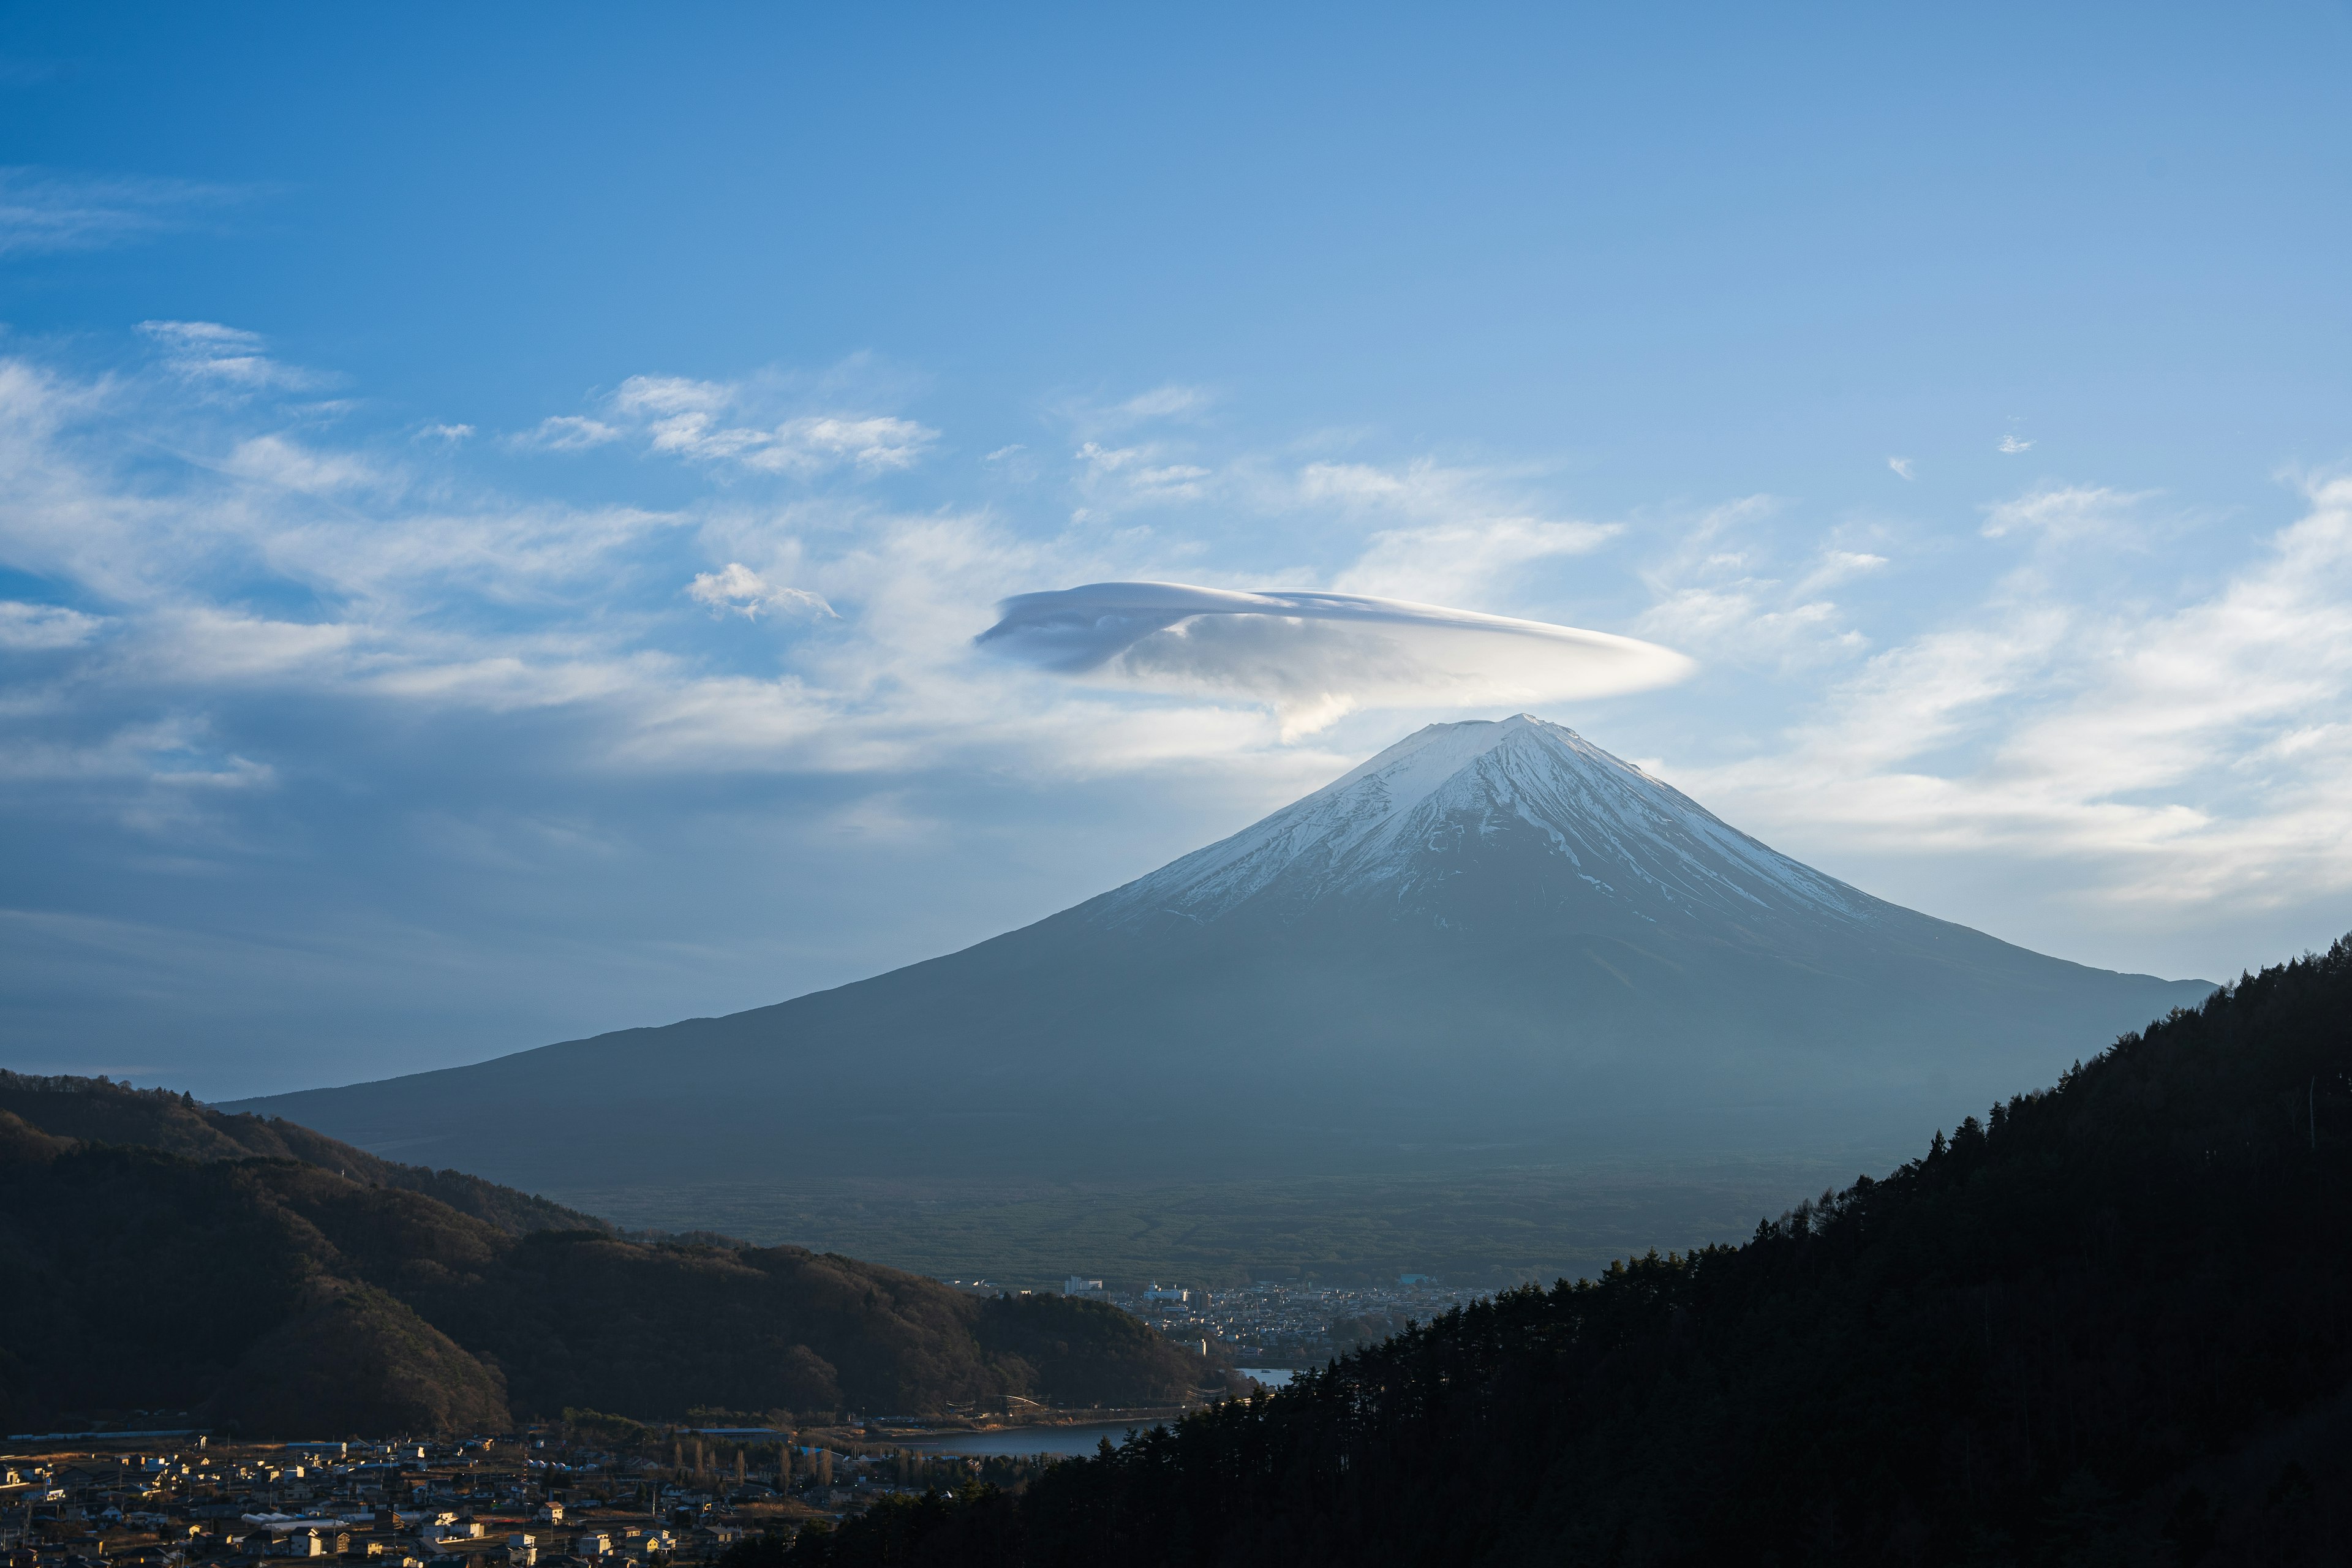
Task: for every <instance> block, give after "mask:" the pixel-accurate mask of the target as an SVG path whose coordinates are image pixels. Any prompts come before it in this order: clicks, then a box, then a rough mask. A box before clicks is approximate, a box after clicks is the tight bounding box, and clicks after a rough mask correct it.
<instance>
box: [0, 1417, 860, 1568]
mask: <svg viewBox="0 0 2352 1568" xmlns="http://www.w3.org/2000/svg"><path fill="white" fill-rule="evenodd" d="M8 1443H9V1447H11V1448H12V1449H14V1450H16V1451H15V1452H14V1453H13V1454H12V1455H10V1456H8V1457H5V1458H0V1563H5V1564H6V1565H7V1568H187V1565H192V1564H199V1563H203V1564H220V1565H222V1568H234V1565H236V1564H247V1563H249V1564H250V1568H274V1565H266V1564H264V1563H260V1562H259V1561H258V1560H260V1559H267V1558H277V1557H298V1558H327V1557H332V1558H339V1559H349V1560H359V1562H358V1563H354V1565H353V1568H359V1563H364V1564H365V1568H669V1565H672V1564H687V1563H702V1562H709V1561H710V1560H712V1559H715V1558H717V1557H718V1556H719V1555H720V1554H721V1553H722V1552H725V1550H726V1549H727V1547H729V1546H730V1544H732V1543H733V1542H735V1541H737V1540H738V1539H740V1537H741V1536H742V1535H743V1534H744V1533H745V1532H746V1531H760V1530H787V1531H788V1530H789V1529H791V1528H792V1527H793V1526H794V1525H795V1524H796V1523H797V1522H798V1521H801V1520H804V1519H808V1518H814V1517H820V1516H822V1515H823V1514H825V1513H828V1512H836V1513H837V1512H838V1511H840V1510H844V1509H846V1508H850V1507H855V1506H856V1505H857V1504H858V1503H859V1502H860V1501H862V1500H864V1494H866V1492H868V1491H870V1490H873V1489H877V1485H880V1486H887V1483H888V1481H889V1479H890V1478H889V1477H887V1475H883V1474H879V1473H877V1472H874V1471H873V1470H872V1468H871V1467H870V1465H868V1466H866V1468H861V1461H859V1460H858V1459H856V1458H854V1457H852V1456H849V1455H846V1454H844V1455H835V1453H834V1452H832V1451H831V1450H830V1449H824V1448H810V1447H796V1446H791V1445H787V1444H778V1445H777V1446H776V1447H774V1448H773V1450H772V1464H771V1466H770V1468H768V1469H767V1470H766V1471H765V1473H763V1474H751V1473H747V1470H746V1467H745V1463H744V1458H745V1449H744V1448H743V1447H741V1446H736V1447H733V1448H732V1457H733V1463H732V1464H731V1466H730V1465H721V1464H718V1463H706V1456H705V1454H704V1452H703V1445H702V1443H701V1442H700V1441H699V1440H695V1441H693V1442H692V1443H691V1445H690V1447H691V1451H692V1454H693V1462H692V1464H691V1465H690V1466H689V1465H688V1462H687V1461H688V1449H689V1445H688V1443H687V1442H684V1441H681V1442H679V1443H677V1444H675V1445H673V1451H672V1453H671V1455H670V1456H669V1458H671V1459H672V1460H673V1462H672V1463H671V1464H668V1465H662V1464H659V1463H657V1462H655V1461H654V1460H650V1459H624V1458H620V1457H618V1456H616V1455H613V1454H609V1453H597V1452H593V1451H589V1450H583V1449H579V1448H573V1447H567V1446H565V1445H564V1444H563V1443H562V1442H561V1441H560V1440H556V1439H551V1438H549V1437H544V1436H529V1435H525V1436H519V1437H517V1436H509V1437H478V1438H473V1439H469V1440H467V1441H465V1442H462V1443H439V1444H435V1443H397V1444H362V1443H345V1442H328V1443H297V1444H270V1445H254V1444H242V1445H240V1444H233V1443H224V1442H222V1441H220V1440H219V1439H217V1438H213V1437H210V1436H205V1435H202V1434H196V1433H164V1432H138V1433H115V1434H110V1435H108V1436H91V1435H74V1436H65V1435H58V1434H48V1435H26V1436H19V1437H16V1438H11V1439H9V1440H8ZM713 1447H717V1446H716V1445H714V1446H713ZM837 1466H838V1468H839V1473H838V1474H836V1467H837ZM730 1472H731V1473H730Z"/></svg>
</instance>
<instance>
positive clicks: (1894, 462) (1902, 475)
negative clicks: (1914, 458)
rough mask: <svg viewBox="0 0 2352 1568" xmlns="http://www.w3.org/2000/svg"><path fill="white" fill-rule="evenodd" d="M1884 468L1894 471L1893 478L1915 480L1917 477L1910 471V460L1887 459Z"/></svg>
mask: <svg viewBox="0 0 2352 1568" xmlns="http://www.w3.org/2000/svg"><path fill="white" fill-rule="evenodd" d="M1886 466H1887V467H1888V468H1892V469H1894V470H1895V478H1896V479H1917V478H1918V477H1919V476H1918V475H1917V474H1916V472H1914V471H1913V470H1912V466H1911V459H1910V458H1887V459H1886Z"/></svg>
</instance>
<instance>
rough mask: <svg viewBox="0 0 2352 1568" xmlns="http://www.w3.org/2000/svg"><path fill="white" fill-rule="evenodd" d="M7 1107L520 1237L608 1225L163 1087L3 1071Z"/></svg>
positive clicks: (88, 1133) (37, 1119)
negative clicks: (329, 1182)
mask: <svg viewBox="0 0 2352 1568" xmlns="http://www.w3.org/2000/svg"><path fill="white" fill-rule="evenodd" d="M0 1110H6V1111H11V1112H14V1113H15V1114H16V1115H17V1116H20V1117H22V1118H24V1119H25V1121H27V1122H30V1123H31V1124H32V1125H33V1126H35V1127H37V1128H39V1129H40V1130H41V1131H44V1132H49V1133H54V1134H56V1135H58V1137H62V1138H83V1139H92V1140H96V1141H98V1142H105V1143H136V1144H140V1145H142V1146H143V1147H145V1148H150V1149H161V1150H163V1152H166V1153H170V1154H184V1155H186V1156H187V1157H188V1158H189V1159H191V1160H247V1159H252V1158H254V1157H256V1156H259V1157H261V1158H264V1159H274V1160H299V1161H301V1162H302V1163H304V1164H306V1165H316V1166H318V1167H320V1169H321V1170H327V1171H332V1172H334V1173H336V1174H338V1175H342V1176H349V1177H351V1178H352V1180H353V1181H356V1182H362V1183H365V1184H368V1185H370V1186H378V1187H402V1188H405V1189H406V1190H407V1191H409V1192H412V1193H423V1194H425V1196H427V1197H432V1198H438V1199H440V1200H441V1201H442V1202H443V1203H445V1204H447V1205H449V1206H450V1207H451V1208H453V1209H456V1210H457V1212H458V1213H460V1214H468V1215H473V1216H474V1217H475V1218H476V1219H484V1220H488V1221H489V1222H490V1223H491V1224H492V1225H494V1226H498V1227H499V1229H500V1230H507V1231H512V1232H514V1233H515V1234H516V1235H518V1236H520V1235H521V1234H523V1233H524V1232H526V1231H533V1230H603V1229H607V1228H609V1226H606V1224H605V1222H604V1221H603V1220H601V1219H598V1218H597V1217H595V1216H594V1215H585V1214H582V1213H581V1212H580V1211H579V1210H578V1209H570V1208H565V1207H564V1206H563V1205H562V1204H555V1203H550V1202H548V1201H547V1200H546V1199H545V1198H541V1197H534V1196H532V1195H531V1194H529V1193H523V1192H518V1191H516V1190H515V1189H514V1188H512V1187H502V1186H499V1184H497V1183H495V1182H486V1181H484V1180H483V1179H482V1178H481V1177H479V1176H469V1175H467V1174H466V1173H464V1172H463V1171H436V1170H432V1169H429V1168H427V1167H426V1166H424V1165H403V1164H398V1163H394V1162H393V1161H390V1160H384V1159H379V1158H377V1157H376V1156H375V1155H373V1154H371V1153H369V1152H367V1151H366V1150H364V1149H354V1148H352V1146H351V1145H350V1144H349V1143H344V1142H339V1141H337V1140H335V1139H332V1138H330V1137H328V1136H327V1135H326V1134H325V1133H323V1132H314V1131H311V1130H310V1128H308V1127H301V1126H297V1125H296V1124H295V1123H293V1122H291V1121H284V1120H282V1119H280V1118H278V1117H275V1116H257V1115H254V1114H253V1113H252V1112H251V1111H246V1112H243V1113H241V1114H237V1115H231V1114H229V1113H228V1112H226V1111H221V1110H214V1109H212V1107H210V1106H208V1105H199V1104H197V1103H196V1101H195V1100H193V1099H191V1098H190V1097H189V1096H187V1095H184V1094H174V1093H173V1092H172V1091H171V1090H169V1089H133V1088H131V1086H130V1085H129V1084H127V1083H110V1082H109V1081H108V1080H106V1079H102V1078H68V1077H56V1078H43V1077H35V1076H31V1075H28V1074H25V1073H14V1072H9V1071H7V1070H6V1069H5V1068H0Z"/></svg>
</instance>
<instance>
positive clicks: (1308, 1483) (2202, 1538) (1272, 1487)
mask: <svg viewBox="0 0 2352 1568" xmlns="http://www.w3.org/2000/svg"><path fill="white" fill-rule="evenodd" d="M2348 1375H2352V939H2347V941H2346V942H2339V943H2338V944H2336V947H2335V948H2334V949H2333V950H2332V951H2331V952H2328V953H2327V954H2326V955H2325V956H2324V957H2313V958H2306V959H2305V960H2303V961H2301V962H2298V963H2291V964H2288V965H2285V966H2284V967H2281V968H2276V969H2272V970H2268V971H2265V972H2264V973H2262V974H2260V975H2257V976H2252V977H2249V978H2247V979H2244V980H2242V981H2241V982H2240V983H2239V984H2236V985H2234V986H2231V987H2229V988H2227V989H2226V990H2224V991H2222V992H2221V993H2217V994H2215V995H2213V996H2212V997H2211V998H2210V999H2209V1000H2208V1001H2207V1002H2206V1003H2205V1004H2204V1005H2202V1006H2200V1007H2199V1008H2198V1009H2196V1010H2194V1011H2184V1012H2180V1013H2176V1014H2175V1015H2174V1016H2172V1017H2170V1018H2169V1019H2168V1020H2166V1021H2164V1022H2162V1023H2160V1024H2158V1025H2155V1026H2151V1027H2150V1028H2148V1029H2147V1031H2145V1032H2144V1033H2140V1034H2135V1035H2131V1036H2126V1037H2124V1038H2123V1039H2121V1040H2120V1041H2118V1042H2117V1043H2116V1045H2115V1046H2114V1047H2112V1048H2111V1049H2109V1050H2107V1051H2105V1052H2103V1053H2100V1054H2099V1055H2098V1056H2097V1057H2096V1058H2095V1059H2094V1060H2092V1061H2090V1062H2089V1063H2088V1064H2086V1065H2082V1066H2078V1067H2077V1068H2075V1069H2074V1070H2073V1071H2071V1072H2069V1073H2068V1074H2067V1075H2066V1076H2065V1077H2064V1079H2063V1081H2062V1082H2061V1083H2060V1084H2059V1085H2058V1086H2057V1087H2056V1088H2055V1089H2051V1090H2049V1091H2047V1092H2042V1093H2036V1094H2029V1095H2023V1096H2021V1097H2019V1098H2016V1099H2013V1100H2010V1101H2009V1102H2007V1103H2006V1104H2004V1105H2000V1106H1998V1107H1996V1108H1995V1109H1994V1110H1992V1112H1991V1114H1990V1117H1989V1118H1988V1119H1987V1120H1986V1121H1982V1122H1979V1121H1976V1120H1975V1119H1973V1118H1971V1119H1969V1120H1968V1121H1964V1122H1963V1123H1962V1124H1961V1126H1960V1127H1959V1129H1958V1131H1957V1132H1956V1133H1955V1134H1954V1135H1953V1136H1951V1137H1950V1138H1948V1139H1947V1138H1946V1137H1945V1136H1944V1135H1942V1134H1941V1133H1938V1134H1937V1137H1936V1139H1935V1141H1934V1142H1933V1144H1932V1145H1931V1146H1930V1148H1929V1150H1928V1152H1927V1153H1926V1154H1925V1155H1924V1156H1922V1157H1921V1158H1919V1159H1917V1160H1915V1161H1913V1162H1911V1163H1907V1164H1906V1165H1904V1166H1903V1167H1902V1168H1900V1169H1899V1170H1896V1171H1895V1172H1894V1173H1891V1174H1890V1175H1888V1176H1887V1177H1886V1178H1885V1179H1884V1180H1880V1181H1872V1180H1869V1179H1867V1178H1864V1179H1862V1180H1859V1181H1857V1182H1856V1183H1855V1184H1853V1186H1852V1187H1850V1188H1848V1189H1846V1190H1845V1191H1843V1192H1836V1193H1829V1194H1823V1196H1822V1199H1821V1200H1820V1201H1819V1202H1817V1203H1811V1204H1807V1205H1801V1206H1800V1207H1799V1208H1797V1209H1796V1210H1794V1211H1792V1212H1790V1213H1789V1214H1787V1215H1783V1216H1782V1217H1781V1218H1780V1220H1778V1221H1777V1222H1769V1223H1766V1224H1764V1225H1761V1226H1759V1229H1758V1231H1757V1234H1756V1236H1755V1237H1754V1238H1753V1239H1752V1240H1750V1241H1748V1243H1746V1244H1745V1245H1743V1246H1739V1247H1711V1248H1706V1249H1704V1250H1701V1251H1699V1252H1697V1253H1696V1254H1694V1255H1691V1256H1688V1257H1667V1258H1658V1257H1656V1256H1654V1255H1653V1256H1650V1257H1647V1258H1640V1259H1636V1260H1633V1261H1630V1262H1626V1263H1622V1264H1619V1265H1616V1266H1613V1267H1612V1268H1611V1269H1610V1270H1609V1271H1608V1272H1607V1273H1606V1274H1605V1275H1604V1276H1603V1277H1601V1278H1600V1279H1593V1280H1587V1281H1580V1282H1577V1283H1573V1284H1570V1283H1562V1284H1561V1285H1559V1286H1558V1287H1557V1288H1555V1289H1550V1290H1542V1289H1532V1288H1531V1289H1524V1290H1520V1291H1517V1292H1514V1293H1511V1294H1508V1295H1506V1296H1504V1297H1502V1298H1500V1299H1498V1300H1496V1301H1494V1302H1492V1303H1491V1304H1486V1305H1481V1306H1478V1307H1475V1308H1473V1309H1470V1310H1464V1311H1459V1312H1455V1313H1453V1314H1451V1315H1449V1316H1447V1317H1444V1318H1443V1319H1440V1320H1439V1321H1435V1322H1433V1323H1429V1324H1426V1325H1423V1326H1421V1327H1418V1328H1414V1329H1412V1330H1411V1331H1408V1332H1406V1333H1404V1334H1402V1335H1400V1336H1398V1337H1396V1338H1394V1339H1392V1340H1390V1341H1389V1342H1386V1343H1384V1344H1381V1345H1380V1346H1378V1347H1376V1348H1372V1349H1370V1350H1366V1351H1363V1352H1360V1353H1357V1354H1355V1355H1352V1356H1349V1357H1348V1358H1347V1359H1345V1360H1344V1361H1342V1362H1340V1363H1337V1364H1335V1365H1333V1366H1332V1367H1330V1368H1328V1370H1326V1371H1324V1372H1322V1373H1318V1374H1315V1375H1313V1376H1309V1377H1306V1378H1303V1379H1302V1380H1300V1381H1299V1382H1298V1383H1297V1384H1295V1385H1294V1386H1293V1387H1292V1388H1291V1389H1289V1390H1288V1391H1286V1392H1284V1393H1281V1394H1276V1395H1274V1396H1273V1397H1271V1398H1268V1399H1264V1400H1260V1401H1258V1402H1256V1403H1254V1404H1250V1405H1240V1404H1233V1405H1225V1406H1223V1407H1221V1408H1219V1409H1217V1410H1215V1411H1213V1412H1212V1413H1208V1414H1203V1415H1198V1416H1195V1417H1193V1418H1191V1419H1189V1420H1187V1421H1185V1422H1184V1423H1182V1424H1181V1426H1179V1427H1178V1428H1176V1429H1175V1430H1173V1431H1170V1432H1161V1433H1155V1434H1152V1435H1150V1436H1145V1437H1143V1438H1141V1439H1139V1440H1138V1441H1135V1442H1132V1443H1130V1444H1129V1445H1127V1446H1126V1447H1122V1448H1120V1449H1118V1451H1117V1452H1115V1453H1108V1454H1106V1455H1105V1456H1103V1457H1102V1458H1097V1459H1091V1460H1087V1461H1084V1462H1081V1463H1076V1464H1071V1465H1067V1466H1063V1467H1059V1468H1056V1469H1055V1470H1054V1471H1053V1472H1051V1473H1050V1474H1049V1475H1048V1476H1047V1477H1046V1478H1045V1479H1044V1480H1043V1481H1041V1482H1040V1483H1038V1484H1037V1485H1036V1486H1035V1487H1034V1488H1033V1489H1031V1490H1030V1491H1029V1492H1028V1493H1027V1494H1026V1495H1024V1497H1022V1498H1021V1499H1019V1500H1010V1499H1003V1498H987V1497H976V1498H971V1499H967V1500H962V1501H961V1502H957V1503H952V1504H950V1503H942V1502H939V1501H934V1502H932V1503H931V1504H929V1505H927V1506H925V1507H924V1508H921V1509H908V1510H899V1511H898V1512H896V1513H894V1514H891V1515H889V1516H887V1517H886V1518H883V1519H877V1521H874V1522H872V1523H871V1524H866V1523H862V1522H861V1523H856V1524H853V1525H852V1526H850V1527H849V1528H847V1529H845V1531H842V1532H841V1533H840V1534H839V1535H838V1536H835V1537H831V1538H825V1539H817V1538H811V1539H810V1540H809V1541H808V1542H807V1543H806V1544H805V1545H804V1546H803V1547H802V1548H800V1549H798V1550H797V1552H796V1556H795V1561H797V1562H801V1563H981V1562H1003V1563H1028V1564H1037V1565H1045V1564H1054V1565H1060V1564H1076V1563H1096V1562H1121V1563H1129V1564H1136V1565H1151V1564H1177V1563H1185V1564H1192V1563H1199V1564H1212V1563H1215V1564H1259V1563H1263V1564H1276V1563H1279V1564H1286V1565H1289V1564H1302V1563H1309V1564H1311V1563H1349V1564H1378V1563H1415V1564H1421V1563H1493V1564H1503V1563H1570V1564H1574V1563H1616V1564H1634V1563H1656V1564H1666V1563H1689V1564H1698V1563H1735V1562H1736V1563H1788V1564H1795V1563H2198V1562H2206V1563H2341V1562H2344V1561H2347V1560H2352V1397H2347V1376H2348Z"/></svg>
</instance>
